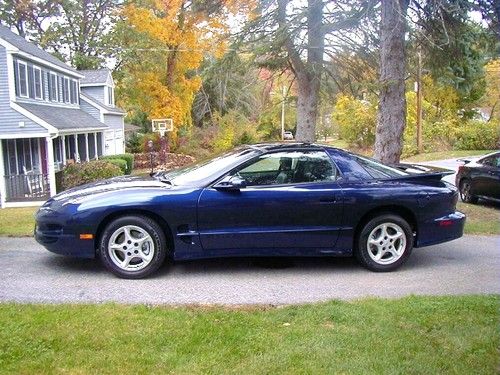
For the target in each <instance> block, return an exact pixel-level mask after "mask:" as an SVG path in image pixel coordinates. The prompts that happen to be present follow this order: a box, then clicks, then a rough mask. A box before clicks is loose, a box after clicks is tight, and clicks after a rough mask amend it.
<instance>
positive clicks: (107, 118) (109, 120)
mask: <svg viewBox="0 0 500 375" xmlns="http://www.w3.org/2000/svg"><path fill="white" fill-rule="evenodd" d="M104 123H105V124H106V125H108V126H109V127H110V128H111V129H113V130H121V131H123V116H120V115H104Z"/></svg>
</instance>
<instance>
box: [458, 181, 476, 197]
mask: <svg viewBox="0 0 500 375" xmlns="http://www.w3.org/2000/svg"><path fill="white" fill-rule="evenodd" d="M460 199H461V200H462V202H464V203H477V201H478V198H477V197H476V196H474V195H472V184H471V182H470V180H462V181H461V182H460Z"/></svg>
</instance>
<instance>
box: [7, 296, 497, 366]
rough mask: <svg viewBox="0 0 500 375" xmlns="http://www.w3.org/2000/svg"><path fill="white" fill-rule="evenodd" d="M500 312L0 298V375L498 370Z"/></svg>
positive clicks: (412, 304)
mask: <svg viewBox="0 0 500 375" xmlns="http://www.w3.org/2000/svg"><path fill="white" fill-rule="evenodd" d="M172 292H173V293H175V291H172ZM499 308H500V298H499V297H498V296H467V297H407V298H403V299H400V300H383V299H368V300H361V301H357V302H352V303H349V302H338V301H332V302H328V303H324V304H318V305H306V306H290V307H284V308H257V307H254V308H239V309H238V308H235V309H230V308H219V307H218V308H215V307H213V308H203V307H191V308H190V307H149V306H122V305H112V304H106V305H16V304H3V305H0V372H2V373H12V374H31V373H70V374H83V373H95V374H117V373H119V374H136V373H142V374H148V373H156V374H157V373H174V374H200V373H205V374H207V373H208V374H224V373H227V374H332V373H353V374H373V373H375V374H377V373H398V374H405V373H411V374H445V373H449V374H452V373H453V374H493V373H495V372H497V371H498V368H499V367H498V366H499V352H498V348H499V343H500V332H499V327H500V325H499V321H500V313H499Z"/></svg>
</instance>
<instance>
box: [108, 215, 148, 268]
mask: <svg viewBox="0 0 500 375" xmlns="http://www.w3.org/2000/svg"><path fill="white" fill-rule="evenodd" d="M108 254H109V257H110V258H111V261H112V262H113V263H114V264H115V265H117V266H118V267H120V268H121V269H122V270H125V271H138V270H141V269H143V268H144V267H146V266H147V265H148V264H149V263H150V262H151V260H152V259H153V257H154V254H155V245H154V242H153V239H152V238H151V236H150V235H149V234H148V232H146V231H145V230H144V229H143V228H141V227H138V226H135V225H125V226H123V227H120V228H118V229H117V230H116V231H114V232H113V234H112V235H111V237H110V239H109V241H108Z"/></svg>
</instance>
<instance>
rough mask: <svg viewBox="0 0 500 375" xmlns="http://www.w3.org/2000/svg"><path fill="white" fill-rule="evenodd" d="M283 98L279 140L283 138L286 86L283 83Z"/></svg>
mask: <svg viewBox="0 0 500 375" xmlns="http://www.w3.org/2000/svg"><path fill="white" fill-rule="evenodd" d="M282 93H283V95H282V96H283V100H282V101H281V140H282V141H283V140H285V95H286V88H285V85H283V91H282Z"/></svg>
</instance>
